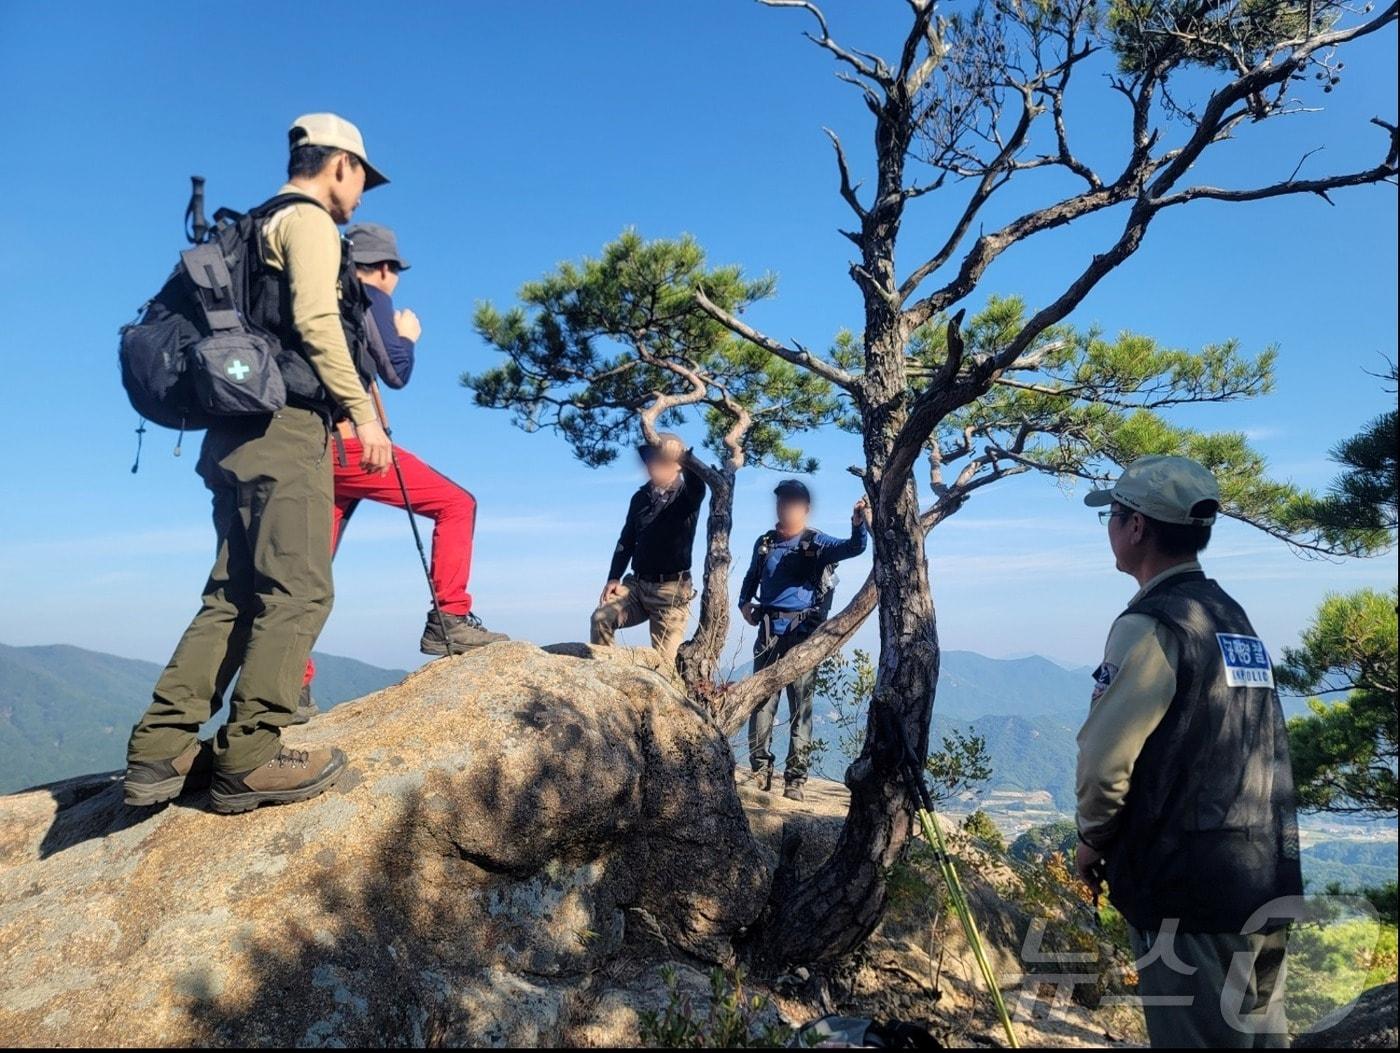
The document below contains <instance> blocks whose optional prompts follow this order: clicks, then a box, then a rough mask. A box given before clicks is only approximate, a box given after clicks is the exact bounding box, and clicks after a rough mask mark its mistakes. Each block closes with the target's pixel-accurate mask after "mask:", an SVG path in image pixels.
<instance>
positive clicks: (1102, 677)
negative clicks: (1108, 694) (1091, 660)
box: [1089, 662, 1118, 702]
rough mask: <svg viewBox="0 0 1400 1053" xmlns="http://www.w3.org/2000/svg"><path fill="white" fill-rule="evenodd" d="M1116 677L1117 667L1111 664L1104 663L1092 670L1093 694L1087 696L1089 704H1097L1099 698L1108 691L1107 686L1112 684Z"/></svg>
mask: <svg viewBox="0 0 1400 1053" xmlns="http://www.w3.org/2000/svg"><path fill="white" fill-rule="evenodd" d="M1117 675H1118V667H1117V666H1116V665H1114V664H1113V663H1112V662H1104V663H1103V664H1102V665H1100V666H1099V667H1098V668H1097V669H1095V670H1094V693H1093V694H1092V695H1090V696H1089V701H1090V702H1097V701H1098V700H1099V696H1100V695H1102V694H1103V693H1104V692H1105V691H1107V690H1108V685H1109V684H1111V683H1113V678H1114V677H1115V676H1117Z"/></svg>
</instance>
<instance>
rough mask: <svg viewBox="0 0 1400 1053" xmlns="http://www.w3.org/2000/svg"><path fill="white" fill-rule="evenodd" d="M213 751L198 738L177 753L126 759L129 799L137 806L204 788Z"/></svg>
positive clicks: (212, 758)
mask: <svg viewBox="0 0 1400 1053" xmlns="http://www.w3.org/2000/svg"><path fill="white" fill-rule="evenodd" d="M213 760H214V751H213V749H212V748H211V747H210V745H209V743H207V742H200V741H198V740H196V741H195V742H192V743H190V745H189V748H187V749H186V750H185V752H184V753H182V754H180V755H179V756H178V757H171V758H170V759H169V760H162V761H127V762H126V780H125V783H124V785H125V788H126V803H127V804H129V805H132V806H133V807H136V808H149V807H151V806H152V805H156V804H164V803H165V802H166V801H173V800H174V799H175V798H176V797H179V796H180V795H181V794H182V793H185V792H187V791H189V790H203V789H204V788H206V787H207V786H208V785H209V774H210V772H211V771H213Z"/></svg>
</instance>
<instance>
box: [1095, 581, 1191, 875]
mask: <svg viewBox="0 0 1400 1053" xmlns="http://www.w3.org/2000/svg"><path fill="white" fill-rule="evenodd" d="M1200 569H1201V565H1200V563H1198V562H1196V561H1195V560H1192V561H1190V562H1187V563H1179V564H1177V565H1176V566H1175V567H1171V568H1170V569H1168V570H1165V571H1163V572H1162V573H1161V574H1158V575H1157V576H1156V577H1155V578H1153V579H1152V580H1150V581H1149V582H1147V583H1146V584H1145V585H1144V586H1143V587H1142V588H1141V589H1139V590H1138V592H1137V594H1136V595H1135V596H1134V597H1133V598H1132V600H1131V601H1130V602H1129V606H1131V605H1132V604H1133V603H1136V602H1137V601H1138V599H1140V598H1141V597H1142V596H1143V595H1144V594H1145V593H1147V592H1148V591H1149V590H1151V589H1153V588H1155V587H1156V586H1157V585H1159V584H1160V583H1161V582H1163V581H1165V580H1166V579H1167V578H1170V577H1172V576H1173V575H1175V574H1183V573H1186V572H1188V571H1198V570H1200ZM1180 658H1181V648H1180V645H1179V644H1178V643H1177V640H1176V637H1175V636H1173V635H1172V633H1171V630H1169V629H1167V628H1166V627H1165V626H1163V625H1162V624H1161V623H1160V622H1158V621H1157V620H1156V619H1155V618H1152V617H1149V616H1148V615H1146V614H1125V615H1122V616H1121V617H1119V619H1118V620H1117V621H1116V622H1114V623H1113V628H1112V629H1111V630H1110V631H1109V634H1108V642H1107V643H1106V644H1105V645H1104V656H1103V664H1102V665H1100V666H1099V667H1098V669H1096V670H1094V681H1095V686H1094V695H1093V699H1092V701H1091V702H1090V704H1089V716H1088V718H1087V719H1086V720H1085V721H1084V726H1083V727H1082V728H1080V730H1079V737H1078V741H1079V762H1078V765H1077V769H1076V773H1075V789H1076V794H1077V797H1078V807H1077V810H1076V817H1075V818H1076V821H1077V823H1078V825H1079V836H1080V837H1081V838H1082V839H1083V840H1084V841H1085V843H1087V844H1089V845H1091V846H1093V847H1094V848H1102V847H1103V846H1104V845H1106V844H1107V843H1108V842H1109V841H1111V840H1112V839H1113V835H1114V833H1115V832H1116V831H1117V826H1118V818H1119V813H1121V812H1122V810H1123V806H1124V804H1125V803H1126V802H1127V799H1128V795H1129V793H1130V792H1131V787H1132V776H1133V767H1134V765H1136V764H1137V759H1138V755H1139V754H1141V753H1142V746H1143V743H1145V742H1146V741H1147V736H1149V735H1151V734H1152V732H1153V731H1155V730H1156V729H1157V725H1158V724H1160V723H1161V722H1162V718H1163V717H1164V716H1166V714H1167V707H1168V706H1170V705H1171V701H1172V698H1173V697H1174V696H1175V695H1176V667H1177V662H1178V661H1179V660H1180Z"/></svg>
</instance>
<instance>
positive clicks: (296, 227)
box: [263, 183, 379, 424]
mask: <svg viewBox="0 0 1400 1053" xmlns="http://www.w3.org/2000/svg"><path fill="white" fill-rule="evenodd" d="M278 193H279V194H299V193H304V191H302V190H301V189H300V188H299V187H297V186H295V185H294V184H292V183H288V184H287V185H286V186H284V187H282V189H281V190H279V191H278ZM263 247H264V250H265V253H266V259H267V263H268V266H270V267H272V268H273V269H275V270H279V271H282V272H283V273H284V274H286V275H287V282H288V284H289V285H290V287H291V294H292V305H291V306H292V324H293V325H294V326H296V330H297V332H298V333H299V334H301V339H302V344H303V346H304V347H305V348H306V355H307V358H309V359H310V360H311V368H312V369H314V370H315V371H316V375H317V376H318V377H320V379H321V384H322V386H323V387H324V388H325V389H326V391H327V392H328V393H329V394H330V396H331V398H333V399H335V400H336V402H338V403H340V405H341V408H343V409H344V410H345V412H346V413H347V414H348V415H349V417H350V419H351V420H352V421H354V422H355V423H356V424H367V423H369V422H371V421H375V420H378V419H379V418H378V415H377V414H376V413H375V411H374V404H373V403H372V402H371V401H370V397H369V394H368V393H367V392H366V391H365V388H364V384H363V383H361V381H360V375H359V373H358V372H357V371H356V370H355V363H354V362H353V360H352V359H351V358H350V348H349V346H348V345H347V344H346V343H345V330H344V329H342V328H341V324H340V231H339V230H337V229H336V225H335V220H333V219H331V217H330V214H329V213H328V212H326V210H325V209H323V208H318V207H317V206H315V205H311V204H296V205H288V206H287V207H286V208H284V209H281V210H279V211H277V212H275V213H273V214H272V215H271V216H269V217H268V218H267V220H266V222H265V224H264V225H263Z"/></svg>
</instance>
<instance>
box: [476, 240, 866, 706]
mask: <svg viewBox="0 0 1400 1053" xmlns="http://www.w3.org/2000/svg"><path fill="white" fill-rule="evenodd" d="M702 283H703V285H704V287H705V289H706V290H707V294H708V296H709V297H710V301H709V302H712V303H715V304H717V305H722V309H724V310H727V311H739V310H742V309H743V308H744V307H745V306H747V305H748V304H751V303H752V302H754V301H755V300H757V299H759V298H761V297H763V296H766V295H768V294H769V293H770V292H771V290H772V286H773V283H772V281H771V280H767V279H760V280H757V281H749V280H746V279H744V278H743V276H742V275H741V274H740V273H739V271H738V269H737V268H732V267H731V268H714V269H711V268H707V267H706V265H705V258H704V254H703V253H702V252H701V250H700V248H699V247H698V246H697V245H696V244H695V243H694V242H693V241H692V240H690V239H689V238H682V239H680V240H677V241H653V242H643V241H642V239H641V238H640V237H638V236H637V235H636V234H634V233H630V232H628V233H624V234H623V235H622V236H621V237H620V238H619V239H618V240H616V241H614V242H612V243H611V244H609V245H607V246H605V247H604V249H603V252H602V254H601V256H599V258H597V259H586V260H584V261H582V262H581V263H579V264H573V263H564V264H561V265H560V266H559V267H558V268H557V269H556V270H555V271H553V272H552V273H550V274H548V275H546V276H545V277H544V278H542V279H540V280H539V281H536V282H531V283H529V284H527V285H525V286H524V287H523V288H522V289H521V291H520V300H521V306H517V307H514V308H511V309H510V310H509V311H507V312H506V313H504V314H502V313H501V312H499V311H497V310H496V308H495V307H493V306H492V305H490V304H483V305H482V306H481V307H479V308H478V309H477V313H476V327H477V331H478V332H479V333H481V335H482V336H483V337H484V338H485V339H486V340H487V342H488V343H490V344H491V345H492V346H493V347H495V348H497V349H498V350H500V351H501V352H502V353H504V354H505V356H506V361H505V362H504V363H503V364H502V365H499V366H496V367H495V368H493V369H490V370H487V371H486V372H484V373H481V374H478V375H467V376H464V377H463V378H462V381H463V383H464V384H465V385H466V386H468V387H470V388H472V389H473V390H474V391H475V392H476V401H477V403H478V404H479V405H482V406H488V407H492V408H496V409H509V410H511V411H512V412H513V413H514V415H515V419H516V421H517V423H518V424H519V425H520V426H521V427H523V428H525V429H526V430H527V431H534V430H538V429H541V428H545V429H549V430H553V431H555V432H558V433H559V434H560V435H562V436H563V437H564V438H565V439H566V440H567V441H568V442H569V444H570V445H571V446H572V447H573V450H574V454H575V456H577V457H578V459H579V460H581V461H583V462H584V463H585V464H587V465H589V466H590V467H597V466H599V465H603V464H608V463H609V462H611V461H612V460H613V459H614V458H616V457H617V454H618V451H619V449H620V448H622V447H623V446H625V445H627V444H629V443H632V442H635V441H636V440H637V439H639V438H646V439H647V440H648V441H651V440H654V439H655V437H656V431H657V429H658V428H660V427H664V426H667V425H671V426H674V425H677V424H680V423H681V422H683V421H684V420H686V419H687V417H688V416H692V417H695V418H698V419H700V420H702V421H703V422H704V424H705V427H706V433H707V435H706V440H705V445H706V446H707V447H708V448H709V449H710V450H711V451H712V452H714V453H715V454H716V456H717V457H718V458H719V460H718V461H717V462H716V463H706V462H705V461H703V460H701V459H700V458H698V457H697V458H696V459H695V462H694V467H695V469H696V470H697V471H698V472H699V473H700V474H701V476H702V477H703V478H704V479H705V482H706V485H707V486H708V487H709V491H710V499H709V501H710V503H709V515H708V518H707V520H706V526H705V539H706V544H705V570H704V577H703V582H702V590H701V600H700V620H699V625H698V627H697V629H696V633H695V636H694V637H693V638H692V639H691V640H689V641H688V642H687V643H686V644H685V645H684V646H683V647H682V648H681V651H680V654H679V656H678V659H679V665H680V669H681V672H682V675H683V676H684V678H685V680H686V682H687V684H688V685H689V686H690V687H691V689H692V690H693V691H695V692H696V694H697V695H699V696H700V697H702V698H711V697H712V696H714V694H715V692H714V690H713V687H714V685H715V684H716V683H717V682H718V680H719V678H720V674H721V672H722V670H721V669H720V662H721V658H722V652H723V648H724V644H725V640H726V638H727V637H728V634H729V621H730V616H729V606H730V605H729V568H730V563H731V556H730V543H729V534H730V529H731V524H732V521H733V507H734V481H735V476H736V474H737V473H738V472H739V471H740V470H741V469H742V468H744V467H745V466H746V465H751V464H763V465H766V466H768V467H773V468H780V469H784V470H789V471H812V470H814V469H815V467H816V463H815V462H814V461H812V460H811V459H809V458H806V457H804V455H803V454H802V451H801V450H800V449H798V448H796V447H794V446H792V445H790V438H791V437H792V436H793V435H795V434H797V433H800V432H803V431H806V430H808V429H811V428H816V427H820V426H822V425H824V424H828V423H831V422H833V421H834V420H836V418H837V417H838V415H839V414H840V413H841V412H842V403H841V400H839V399H838V398H837V397H836V394H837V393H836V392H835V391H834V390H833V389H832V387H831V385H829V384H828V383H827V382H826V381H825V380H823V379H822V378H821V377H819V376H816V375H814V374H812V373H810V372H808V371H806V370H803V369H799V368H797V367H796V366H793V365H791V364H790V363H787V362H783V361H777V362H774V361H773V360H772V359H771V358H770V356H769V355H768V353H767V352H766V351H763V350H762V349H760V348H758V347H755V346H754V345H753V344H750V343H749V342H748V341H746V340H743V339H741V338H737V337H735V336H733V335H732V334H731V333H730V332H729V330H728V329H726V328H725V327H724V326H723V325H721V324H720V323H718V322H716V321H715V320H714V319H713V318H711V317H710V316H709V315H708V314H706V313H705V312H704V311H702V310H701V309H700V307H699V306H698V305H697V303H696V300H695V291H696V289H698V288H699V287H700V285H701V284H702Z"/></svg>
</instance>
